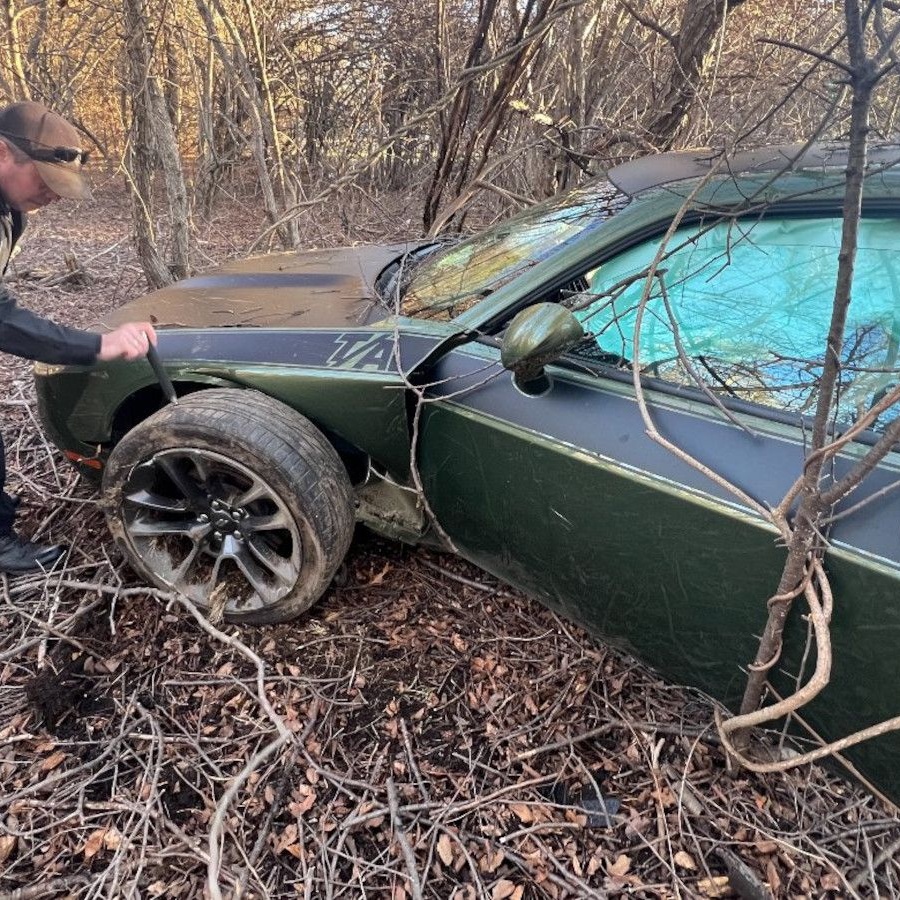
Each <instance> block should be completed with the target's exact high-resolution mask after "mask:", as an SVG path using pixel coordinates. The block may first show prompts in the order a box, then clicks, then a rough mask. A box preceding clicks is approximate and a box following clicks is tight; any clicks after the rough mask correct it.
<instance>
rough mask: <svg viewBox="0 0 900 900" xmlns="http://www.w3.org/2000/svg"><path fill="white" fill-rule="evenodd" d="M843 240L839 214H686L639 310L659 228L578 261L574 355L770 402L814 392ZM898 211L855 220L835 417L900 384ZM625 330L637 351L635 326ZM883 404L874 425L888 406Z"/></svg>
mask: <svg viewBox="0 0 900 900" xmlns="http://www.w3.org/2000/svg"><path fill="white" fill-rule="evenodd" d="M840 241H841V220H840V219H839V218H767V219H755V220H753V221H741V220H737V221H731V222H720V223H718V224H713V225H705V226H704V225H697V226H691V227H688V228H682V229H680V230H679V231H677V232H676V234H675V235H674V236H673V237H672V239H671V240H670V241H669V243H668V245H667V253H666V255H665V257H664V258H663V259H662V261H661V262H660V264H659V267H658V269H657V273H656V276H655V278H654V279H653V282H652V284H651V290H650V293H649V298H648V300H647V302H646V304H645V305H644V307H643V309H641V298H642V296H643V293H644V290H645V285H646V282H647V278H646V273H647V272H648V270H649V266H650V264H651V263H652V261H653V259H654V257H655V255H656V253H657V251H658V249H659V239H658V238H657V239H656V240H651V241H647V242H645V243H642V244H640V245H638V246H635V247H632V248H631V249H629V250H626V251H625V252H623V253H620V254H618V255H617V256H615V257H613V258H612V259H610V260H608V261H606V262H605V263H603V265H601V266H600V267H598V268H597V269H596V270H594V271H592V272H589V273H587V278H586V280H587V283H588V291H587V292H586V293H582V294H580V295H579V296H578V297H574V298H572V300H573V302H572V303H571V304H570V305H571V307H572V309H573V311H574V312H575V315H576V317H577V318H578V319H579V321H581V323H582V325H583V327H584V329H585V331H586V333H587V334H588V335H589V336H590V340H588V341H586V342H585V343H584V345H583V346H582V347H580V348H576V350H575V351H573V355H575V356H576V357H578V356H580V357H581V358H582V359H584V360H585V361H587V360H592V361H597V360H600V361H603V362H609V361H616V360H618V361H620V363H621V364H623V365H633V362H634V359H635V356H637V359H638V361H639V365H640V367H641V370H642V371H643V372H645V373H646V374H647V375H650V376H654V377H657V378H660V379H663V380H664V381H668V382H673V383H676V384H682V385H696V384H697V383H698V381H700V382H702V383H703V384H705V385H706V386H707V387H708V388H709V389H711V390H712V391H714V392H716V393H718V394H720V395H723V396H726V397H734V398H738V399H741V400H746V401H750V402H753V403H760V404H763V405H766V406H769V407H774V408H777V409H780V410H786V411H794V412H799V413H809V412H811V411H812V408H813V407H814V404H815V401H816V391H817V385H818V378H819V376H820V374H821V371H822V359H823V351H824V347H825V339H826V335H827V334H828V328H829V323H830V320H831V309H832V303H833V298H834V290H835V277H836V274H837V264H838V250H839V247H840ZM898 247H900V220H897V219H884V218H866V219H863V221H862V222H861V227H860V234H859V250H858V254H857V260H856V274H855V278H854V286H853V299H852V302H851V304H850V310H849V315H848V320H847V328H846V333H845V341H844V346H843V348H842V351H841V359H842V364H843V366H842V373H841V379H840V396H839V407H838V419H839V420H840V421H844V422H850V421H853V420H855V419H856V418H857V417H858V416H860V415H862V414H863V413H864V412H866V410H868V409H869V408H870V407H871V406H872V404H873V403H876V402H877V401H878V400H879V399H880V398H881V397H883V396H884V394H885V393H886V392H887V391H888V390H890V389H891V388H893V387H895V386H896V385H897V384H898V382H900V370H898V347H900V255H898ZM639 318H640V329H639V332H638V334H637V337H638V342H637V352H636V347H635V336H636V331H637V329H638V321H639ZM896 415H897V412H896V411H895V410H889V411H888V412H886V413H884V414H882V416H881V417H880V418H879V420H878V422H877V423H876V426H875V427H876V429H878V430H883V429H884V427H885V425H886V424H887V422H888V421H890V420H891V419H892V418H894V417H896Z"/></svg>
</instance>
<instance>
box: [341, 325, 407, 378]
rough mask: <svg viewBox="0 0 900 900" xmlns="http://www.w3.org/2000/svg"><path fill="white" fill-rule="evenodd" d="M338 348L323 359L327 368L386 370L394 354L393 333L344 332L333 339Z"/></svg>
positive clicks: (389, 366)
mask: <svg viewBox="0 0 900 900" xmlns="http://www.w3.org/2000/svg"><path fill="white" fill-rule="evenodd" d="M335 343H336V344H337V345H338V349H337V350H335V351H334V353H332V354H331V356H329V357H328V359H327V360H325V365H326V366H328V368H335V369H338V368H339V369H358V370H359V371H361V372H386V371H388V369H390V368H391V360H392V358H393V354H394V336H393V334H369V335H360V334H353V333H352V332H351V333H349V334H348V333H345V334H340V335H338V336H337V338H336V339H335Z"/></svg>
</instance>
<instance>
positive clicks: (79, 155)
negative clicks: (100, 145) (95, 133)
mask: <svg viewBox="0 0 900 900" xmlns="http://www.w3.org/2000/svg"><path fill="white" fill-rule="evenodd" d="M0 134H2V135H3V136H4V137H5V138H8V139H9V140H10V141H12V142H13V143H14V144H15V145H16V146H17V147H18V148H19V149H20V150H23V151H24V152H25V153H27V154H28V156H29V157H30V158H31V159H33V160H36V161H37V162H50V163H77V164H78V165H79V166H84V165H87V161H88V158H89V157H90V151H89V150H81V149H80V148H78V147H51V146H50V145H49V144H42V143H41V142H40V141H33V140H31V138H25V137H20V136H19V135H17V134H7V133H6V132H3V131H0Z"/></svg>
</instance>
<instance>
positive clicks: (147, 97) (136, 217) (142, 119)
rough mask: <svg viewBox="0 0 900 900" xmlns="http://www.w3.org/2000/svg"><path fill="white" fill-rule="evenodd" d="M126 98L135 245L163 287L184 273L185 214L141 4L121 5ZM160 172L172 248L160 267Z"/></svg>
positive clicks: (153, 280)
mask: <svg viewBox="0 0 900 900" xmlns="http://www.w3.org/2000/svg"><path fill="white" fill-rule="evenodd" d="M122 12H123V21H124V26H125V34H126V35H127V40H126V48H125V50H126V59H127V62H128V82H127V89H128V96H129V99H130V101H131V123H132V131H131V134H130V139H129V142H128V153H127V157H126V171H127V174H128V181H129V186H130V188H131V198H132V218H133V222H134V235H135V244H136V246H137V251H138V256H139V258H140V260H141V265H142V266H143V268H144V274H145V275H146V277H147V281H148V283H149V284H150V285H151V287H161V286H163V285H165V284H169V283H170V282H171V281H172V280H173V279H174V278H183V277H184V276H185V275H187V274H188V272H189V271H190V209H189V205H188V198H187V187H186V185H185V182H184V176H183V173H182V170H181V158H180V154H179V151H178V145H177V143H176V140H175V132H174V129H173V127H172V120H171V119H170V118H169V111H168V109H167V106H166V101H165V97H164V95H163V91H162V89H161V87H160V84H159V79H158V77H157V76H156V75H155V74H154V72H153V60H152V49H151V48H152V47H153V41H152V38H151V35H150V30H149V25H148V13H147V8H146V5H145V3H144V0H124V2H123V4H122ZM157 162H158V163H159V165H160V167H161V168H162V170H163V174H164V176H165V184H166V194H167V196H168V199H169V212H170V218H171V231H172V244H171V257H170V259H171V261H170V262H168V263H167V262H166V261H165V259H164V257H163V255H162V253H161V252H160V250H159V247H158V245H157V240H156V227H155V222H154V214H153V209H154V201H153V181H154V178H153V175H154V171H155V169H156V165H157Z"/></svg>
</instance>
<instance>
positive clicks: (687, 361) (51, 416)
mask: <svg viewBox="0 0 900 900" xmlns="http://www.w3.org/2000/svg"><path fill="white" fill-rule="evenodd" d="M898 157H900V151H895V152H893V155H892V151H891V149H890V148H881V149H879V150H878V151H877V152H873V153H872V154H871V157H870V159H871V161H872V172H871V173H870V175H869V177H868V178H867V179H866V187H865V201H864V208H863V219H862V223H861V228H860V240H859V244H860V249H859V253H858V259H857V274H856V280H855V284H854V292H853V303H852V304H851V307H850V317H849V321H848V323H847V329H846V341H845V346H844V348H843V350H842V372H841V385H840V392H839V402H838V403H837V405H836V407H835V410H834V427H835V428H837V429H839V428H841V427H843V426H845V425H846V424H848V423H852V422H854V421H856V420H857V419H858V418H859V417H860V415H862V414H864V413H865V412H866V411H867V410H869V409H871V408H872V407H873V405H874V404H876V403H878V401H879V399H880V398H882V397H884V396H885V395H886V393H887V392H888V391H890V390H891V389H892V388H894V387H895V386H896V385H897V383H898V381H900V375H898V359H897V356H898V349H900V256H898V252H897V248H898V247H900V171H895V170H893V169H892V168H891V163H893V162H894V161H896V159H897V158H898ZM716 164H717V163H716V160H715V158H714V157H713V156H712V155H709V154H708V155H703V154H702V153H697V152H691V153H688V152H683V153H672V154H663V155H661V156H657V157H649V158H647V159H643V160H638V161H636V162H634V163H629V164H626V165H624V166H621V167H619V168H617V169H614V170H612V171H611V172H610V173H609V174H608V176H607V178H606V179H604V180H603V181H601V182H596V183H593V184H589V185H587V186H586V187H583V188H579V189H578V190H576V191H574V192H572V193H569V194H566V195H564V196H561V197H557V198H554V199H552V200H550V201H548V202H546V203H544V204H542V205H540V206H536V207H533V208H530V209H528V210H526V211H525V212H523V213H521V214H519V215H518V216H516V217H514V218H512V219H510V220H508V221H505V222H502V223H501V224H498V225H496V226H494V227H492V228H490V229H489V230H487V231H485V232H484V233H482V234H478V235H476V236H474V237H471V238H467V239H465V240H461V241H458V242H455V243H451V242H437V243H435V242H432V243H427V242H411V243H409V244H407V245H401V246H385V247H364V248H355V249H344V250H328V251H316V252H308V253H290V254H278V255H269V256H261V257H257V258H253V259H248V260H244V261H241V262H240V263H237V264H231V265H226V266H224V267H222V268H220V269H217V270H214V271H211V272H207V273H205V274H203V275H200V276H198V277H195V278H190V279H188V280H186V281H183V282H181V283H178V284H175V285H173V286H171V287H168V288H165V289H163V290H160V291H156V292H154V293H151V294H149V295H147V296H145V297H143V298H142V299H139V300H137V301H136V302H133V303H130V304H128V305H127V306H125V307H123V308H121V309H119V310H117V311H116V312H115V313H113V314H112V315H110V316H109V317H108V318H107V320H106V321H105V322H104V323H103V324H104V326H107V327H108V326H113V325H115V324H117V323H120V322H122V321H126V320H148V319H149V320H152V321H155V322H156V323H158V325H159V328H160V340H159V353H160V356H161V357H162V360H163V365H164V366H165V368H166V370H167V372H168V374H169V376H170V377H171V380H172V381H173V382H174V385H175V389H176V391H177V394H178V400H177V402H176V403H167V402H166V399H165V396H164V394H163V392H162V390H161V388H160V385H159V383H158V381H157V379H156V378H155V376H154V374H153V371H152V369H151V367H150V366H149V365H146V366H145V365H135V364H125V363H112V364H107V365H103V366H98V367H96V368H77V367H58V366H47V365H40V364H39V365H37V366H36V369H35V373H36V381H37V389H38V397H39V404H40V411H41V416H42V419H43V422H44V426H45V428H46V430H47V432H48V434H49V435H50V436H51V437H52V439H53V440H54V441H55V442H56V443H57V444H58V445H59V447H60V448H62V449H63V451H64V452H65V453H66V455H67V456H68V458H69V459H70V460H72V461H73V462H74V463H75V464H76V465H77V466H79V467H80V468H81V469H82V470H83V471H84V472H85V473H86V474H87V475H90V476H92V477H102V489H103V503H104V507H105V509H106V512H107V516H108V520H109V524H110V528H111V529H112V532H113V534H114V535H115V537H116V540H117V541H118V543H119V545H120V546H121V548H122V550H123V552H124V553H125V555H126V557H127V558H128V560H129V561H130V563H131V565H132V566H133V567H134V568H135V569H136V570H137V572H139V573H140V574H141V576H143V577H144V578H145V579H146V580H147V581H148V582H150V583H152V584H155V585H157V586H159V587H162V588H169V589H176V590H178V591H180V592H182V593H184V594H185V595H187V596H188V597H190V598H191V599H193V600H194V601H195V602H196V603H198V604H199V605H201V606H204V607H211V608H216V609H217V610H219V611H222V612H224V614H225V615H226V617H228V618H229V619H230V620H232V621H243V622H274V621H279V620H283V619H287V618H290V617H293V616H296V615H297V614H299V613H301V612H302V611H303V610H305V609H307V608H308V607H309V606H310V605H311V604H312V603H314V602H315V601H316V599H317V598H318V597H319V596H320V595H321V594H322V593H323V592H324V590H325V589H326V588H327V586H328V584H329V583H330V580H331V579H332V577H333V575H334V574H335V571H336V570H337V568H338V566H339V565H340V563H341V560H342V559H343V557H344V555H345V553H346V551H347V548H348V546H349V544H350V541H351V538H352V534H353V529H354V524H355V522H363V523H365V524H366V525H368V526H370V527H371V528H373V529H375V530H376V531H379V532H381V533H383V534H386V535H389V536H392V537H395V538H398V539H401V540H404V541H409V542H430V543H432V544H438V545H441V546H444V547H449V548H452V549H453V550H455V551H456V552H458V553H459V554H461V555H462V556H464V557H465V558H466V559H468V560H470V561H472V562H474V563H476V564H477V565H479V566H481V567H483V568H484V569H485V570H487V571H489V572H491V573H493V574H495V575H497V576H499V577H501V578H503V579H505V580H506V581H508V582H509V583H511V584H513V585H515V586H517V587H519V588H521V589H523V590H525V591H527V592H529V593H531V594H533V595H534V596H536V597H537V598H539V599H541V600H542V601H543V602H545V603H547V604H548V605H550V606H552V607H553V608H554V609H557V610H559V611H561V612H562V613H563V614H565V615H567V616H570V617H571V618H573V619H575V620H577V621H579V622H581V623H582V624H584V625H585V626H586V627H587V628H588V629H590V630H591V631H592V632H594V633H595V634H598V635H600V636H603V637H604V638H605V639H608V640H611V641H613V642H617V643H619V644H620V645H622V646H624V647H625V648H627V649H629V650H630V651H632V652H634V653H635V654H636V655H638V656H640V657H642V658H644V659H645V660H647V661H648V662H650V663H651V664H653V665H654V666H656V667H657V668H658V669H659V670H660V671H662V672H663V673H664V674H665V675H667V676H668V677H670V678H672V679H674V680H677V681H680V682H682V683H686V684H692V685H696V686H698V687H700V688H703V689H704V690H706V691H708V692H710V693H712V694H714V695H715V696H717V697H720V698H721V699H723V700H724V701H726V702H733V701H734V699H735V697H737V696H739V695H740V691H741V689H742V686H743V683H744V680H745V676H744V673H743V672H742V666H745V665H746V663H747V662H749V661H750V660H751V659H752V658H753V654H754V652H755V645H756V640H757V639H756V638H755V637H754V635H758V634H759V632H760V630H761V629H762V627H763V624H764V622H765V617H766V607H765V600H766V598H768V597H769V596H770V595H771V594H772V593H773V590H774V588H775V586H776V585H777V582H778V577H779V574H780V572H781V568H782V566H783V563H784V557H785V551H784V548H783V547H780V546H779V545H778V542H777V534H776V532H775V530H774V529H773V528H772V526H771V525H769V524H767V522H766V521H765V520H764V519H763V518H762V517H761V516H760V515H758V513H757V512H755V511H754V510H753V509H751V508H749V507H748V506H746V505H745V504H742V503H741V502H740V500H739V499H737V498H736V496H735V495H734V494H733V493H732V492H730V491H728V490H726V489H725V488H724V487H722V486H720V484H719V483H717V482H716V481H713V480H711V479H710V478H708V477H707V476H706V475H704V474H703V472H702V471H701V470H699V469H698V468H697V467H694V466H691V465H688V464H687V463H686V462H685V461H684V460H683V459H682V458H680V457H679V456H677V455H675V454H673V453H671V452H669V451H668V450H667V449H665V448H664V447H663V446H661V445H660V443H658V442H654V441H651V440H650V439H649V438H648V437H647V434H646V427H647V426H646V422H645V416H651V417H652V419H653V421H654V422H655V424H656V427H657V428H658V429H659V431H660V433H661V434H663V435H664V436H665V437H666V438H667V439H668V440H669V441H671V442H673V443H674V444H676V445H678V446H680V447H681V448H683V449H684V450H685V452H687V453H688V454H691V455H692V456H693V457H694V458H695V459H697V460H698V461H699V462H701V463H702V464H704V465H706V466H708V467H709V468H710V469H713V470H715V471H716V472H718V473H720V474H721V475H722V476H723V477H724V478H725V479H727V480H728V481H730V482H731V483H732V484H734V485H736V486H737V487H739V488H740V489H741V490H742V491H743V492H744V494H745V495H746V496H749V497H752V498H753V499H754V500H755V501H756V502H757V503H758V504H760V505H761V506H765V505H767V504H768V505H772V504H776V503H777V502H778V501H779V500H780V499H781V498H782V496H783V495H784V493H785V491H786V490H787V488H788V486H789V485H790V484H791V483H792V482H793V481H794V479H795V478H796V477H797V475H798V474H799V472H800V471H801V469H802V466H803V460H804V446H805V442H806V440H807V437H808V426H809V420H808V413H809V412H810V411H811V410H812V409H813V408H814V404H815V400H816V391H817V385H818V378H819V375H820V373H821V366H822V354H823V348H824V345H825V335H826V333H827V329H828V323H829V318H830V313H831V305H832V299H833V295H834V284H835V274H836V270H837V256H838V247H839V245H840V240H841V203H842V198H843V191H844V168H845V166H846V154H845V153H842V152H841V151H840V150H831V149H829V148H827V147H824V146H818V147H814V148H812V149H811V150H809V151H807V152H806V153H805V154H804V155H803V156H801V157H799V158H798V157H797V153H796V152H795V151H794V150H789V149H786V148H774V149H769V150H764V151H754V152H752V153H746V154H743V155H741V156H738V157H735V158H734V159H732V160H730V161H729V163H728V165H727V166H719V168H718V169H715V168H714V166H715V165H716ZM686 201H688V202H687V203H686ZM678 216H680V219H678V220H677V221H678V227H677V228H675V229H672V232H673V233H672V234H671V236H670V238H669V239H668V241H667V242H666V248H665V253H664V255H663V256H662V257H661V258H660V261H659V264H658V266H656V275H655V277H654V278H652V279H651V280H650V282H649V283H648V279H647V278H646V277H645V275H646V273H647V271H648V267H650V266H651V264H653V263H654V261H655V260H656V259H657V257H659V256H660V254H659V252H658V251H659V250H660V242H661V240H662V237H663V235H664V234H665V233H666V232H667V230H669V229H670V226H671V225H672V223H673V221H676V217H678ZM636 370H637V371H638V372H639V373H640V383H641V385H642V387H643V390H642V391H641V392H640V394H639V393H638V392H636V388H635V384H634V375H635V371H636ZM896 415H897V412H896V410H894V409H888V410H886V411H885V412H884V413H883V414H882V415H881V416H880V417H879V418H878V419H876V420H875V421H874V422H873V424H872V427H871V429H869V430H868V431H866V432H864V433H863V434H862V435H861V436H860V437H859V439H858V440H857V441H856V442H854V443H851V444H849V445H848V446H847V448H846V450H845V451H844V452H843V454H842V455H841V456H840V457H838V458H837V459H836V461H835V463H834V465H833V470H832V471H831V473H830V475H831V477H839V476H840V474H841V472H843V471H846V469H847V467H848V466H850V465H851V464H852V463H853V461H854V460H855V459H858V458H859V457H860V455H861V454H862V453H864V452H865V450H866V447H867V445H870V444H871V443H872V442H874V441H875V440H877V438H878V435H879V432H881V431H883V430H884V429H885V428H886V427H887V426H888V424H889V423H890V422H891V421H893V418H894V417H895V416H896ZM898 474H900V454H898V453H896V452H894V453H889V454H888V455H887V457H886V458H885V459H884V460H883V461H882V462H881V463H880V464H879V465H878V466H877V468H876V470H875V471H874V472H872V473H871V475H870V477H869V478H868V479H867V480H866V482H865V483H864V484H863V485H862V486H861V487H860V488H859V489H858V490H857V491H856V492H855V493H854V494H853V496H852V502H851V501H849V500H848V501H847V505H846V510H848V511H849V514H848V515H844V516H841V515H840V512H841V509H838V510H836V513H837V514H836V515H835V516H834V517H833V524H832V525H831V530H830V533H829V534H828V536H827V539H828V541H829V544H830V548H831V549H830V553H829V554H828V557H827V566H828V571H829V575H830V578H831V581H832V584H833V585H834V588H835V595H836V597H837V598H838V600H837V608H836V609H835V612H834V621H833V625H832V637H833V646H834V657H835V660H834V666H833V673H832V679H831V684H830V686H829V688H828V689H827V691H825V693H824V694H823V695H822V696H821V697H820V698H819V699H818V700H817V701H815V702H814V703H813V704H812V705H811V706H810V707H809V708H808V718H809V721H810V722H811V723H812V724H813V726H816V727H818V728H819V729H820V730H821V731H822V732H824V733H825V734H826V735H828V736H840V735H841V734H843V733H847V732H850V731H853V730H856V729H858V728H861V727H864V726H866V725H869V724H872V723H874V722H876V721H879V720H881V719H883V718H887V717H890V716H893V715H896V714H897V713H898V712H900V679H898V664H897V657H895V656H894V653H895V652H896V646H897V643H898V638H900V589H898V588H900V492H898V491H895V490H892V488H893V487H895V486H896V485H897V484H898ZM866 498H868V500H869V502H867V503H865V504H860V502H859V501H860V500H861V499H866ZM850 506H852V507H853V509H852V510H851V509H850ZM805 638H806V627H805V625H804V623H803V622H802V620H801V618H800V615H799V611H798V612H797V613H795V614H794V620H793V621H791V623H790V624H789V627H788V631H787V634H786V646H785V652H784V655H783V657H782V660H781V662H780V664H779V665H780V670H779V672H775V673H773V676H772V677H773V681H774V682H775V683H776V684H779V683H781V684H782V686H783V687H785V688H786V689H787V688H788V687H789V685H790V684H791V683H792V677H793V676H794V675H796V673H797V671H798V670H799V668H800V666H801V658H802V656H803V652H804V645H805ZM898 753H900V740H898V738H897V736H895V735H887V736H885V737H882V738H879V739H877V740H876V741H874V742H871V743H869V744H866V745H864V746H861V747H859V748H856V750H855V757H854V758H855V759H856V760H857V761H858V762H859V764H860V765H861V766H862V767H863V769H864V771H866V772H868V773H870V774H871V775H872V776H873V777H874V778H875V779H876V780H877V781H878V783H880V784H881V785H882V786H883V787H884V788H885V789H886V790H888V791H890V792H892V793H893V795H894V796H895V797H898V796H900V776H898V774H897V768H896V766H895V765H894V762H895V760H896V758H897V754H898Z"/></svg>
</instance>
